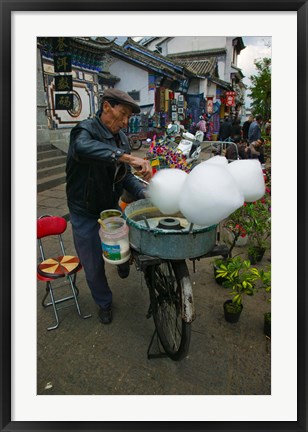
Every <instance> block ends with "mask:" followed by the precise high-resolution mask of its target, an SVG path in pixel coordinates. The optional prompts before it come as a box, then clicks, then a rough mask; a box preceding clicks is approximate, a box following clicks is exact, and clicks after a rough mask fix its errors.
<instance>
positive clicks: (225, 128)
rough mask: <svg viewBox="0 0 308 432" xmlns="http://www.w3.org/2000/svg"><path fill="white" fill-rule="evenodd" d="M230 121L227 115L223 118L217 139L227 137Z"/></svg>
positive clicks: (223, 139)
mask: <svg viewBox="0 0 308 432" xmlns="http://www.w3.org/2000/svg"><path fill="white" fill-rule="evenodd" d="M231 127H232V125H231V122H230V120H229V118H228V117H226V118H225V119H224V121H223V122H222V123H221V125H220V128H219V136H218V139H219V141H225V140H226V139H227V138H229V137H230V136H231Z"/></svg>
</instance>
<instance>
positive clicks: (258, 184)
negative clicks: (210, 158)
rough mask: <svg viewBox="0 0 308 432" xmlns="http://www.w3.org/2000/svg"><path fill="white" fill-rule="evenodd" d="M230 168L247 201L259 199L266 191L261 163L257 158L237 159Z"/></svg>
mask: <svg viewBox="0 0 308 432" xmlns="http://www.w3.org/2000/svg"><path fill="white" fill-rule="evenodd" d="M228 170H229V172H230V174H231V175H232V177H233V178H234V180H235V182H236V184H237V186H238V188H239V189H240V191H241V192H242V194H243V195H244V199H245V201H247V202H253V201H257V200H258V199H260V198H262V197H263V195H264V193H265V182H264V177H263V172H262V168H261V164H260V162H259V161H258V160H257V159H247V160H236V161H234V162H231V163H230V164H229V165H228Z"/></svg>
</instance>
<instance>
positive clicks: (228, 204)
mask: <svg viewBox="0 0 308 432" xmlns="http://www.w3.org/2000/svg"><path fill="white" fill-rule="evenodd" d="M243 204H244V197H243V195H242V193H241V192H240V190H239V188H238V187H237V185H236V183H235V180H234V179H233V177H232V176H231V174H230V172H229V170H228V167H227V166H225V165H220V164H209V163H201V164H199V165H198V166H197V167H196V168H194V169H193V170H192V171H191V172H190V173H189V175H188V177H187V180H186V181H185V183H184V186H183V190H182V193H181V197H180V210H181V212H182V214H183V215H184V216H185V217H186V219H187V220H188V221H189V222H193V223H195V224H198V225H201V226H210V225H215V224H217V223H219V222H220V221H222V220H223V219H225V218H226V217H227V216H229V215H230V214H231V213H233V212H234V211H235V210H237V209H238V208H239V207H241V206H242V205H243Z"/></svg>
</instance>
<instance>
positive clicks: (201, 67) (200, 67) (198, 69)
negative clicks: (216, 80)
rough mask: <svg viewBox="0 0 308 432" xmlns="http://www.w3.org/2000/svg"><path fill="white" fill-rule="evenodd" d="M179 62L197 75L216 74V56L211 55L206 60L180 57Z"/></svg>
mask: <svg viewBox="0 0 308 432" xmlns="http://www.w3.org/2000/svg"><path fill="white" fill-rule="evenodd" d="M177 62H178V63H180V64H182V65H183V66H185V67H186V68H187V69H189V70H191V71H192V72H194V73H195V74H197V75H201V76H205V75H207V74H211V75H215V69H216V64H217V59H216V57H210V58H208V59H204V60H190V59H185V60H182V59H178V60H177Z"/></svg>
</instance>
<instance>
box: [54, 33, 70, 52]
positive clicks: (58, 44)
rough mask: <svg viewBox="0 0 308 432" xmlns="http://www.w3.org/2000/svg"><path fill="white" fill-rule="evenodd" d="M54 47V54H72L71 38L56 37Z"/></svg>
mask: <svg viewBox="0 0 308 432" xmlns="http://www.w3.org/2000/svg"><path fill="white" fill-rule="evenodd" d="M52 47H53V52H54V53H57V54H59V53H62V54H64V53H69V52H70V47H71V43H70V38H68V37H54V38H52Z"/></svg>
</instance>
